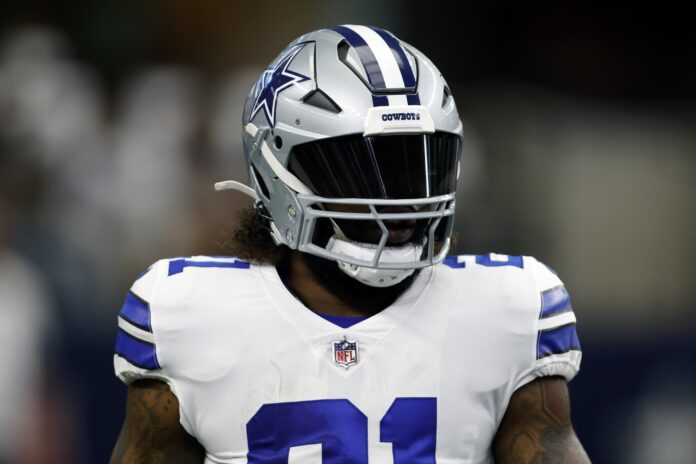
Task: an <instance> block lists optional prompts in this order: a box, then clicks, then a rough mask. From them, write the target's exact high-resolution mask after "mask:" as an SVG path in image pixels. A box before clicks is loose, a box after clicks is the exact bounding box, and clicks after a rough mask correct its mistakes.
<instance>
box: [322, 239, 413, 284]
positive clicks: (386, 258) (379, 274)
mask: <svg viewBox="0 0 696 464" xmlns="http://www.w3.org/2000/svg"><path fill="white" fill-rule="evenodd" d="M326 248H327V249H328V250H330V251H333V252H335V253H338V254H342V255H346V256H349V257H351V258H358V259H364V260H368V261H372V259H373V257H374V255H375V253H376V252H377V245H370V244H365V243H357V242H353V241H349V240H344V239H342V238H339V237H337V236H336V235H334V236H333V237H331V238H330V239H329V243H328V244H327V245H326ZM422 252H423V246H422V245H417V244H415V243H411V244H407V245H403V246H399V247H385V248H384V249H383V250H382V254H381V255H380V262H381V263H390V262H391V263H403V262H409V261H412V262H416V261H418V260H419V259H420V256H421V253H422ZM338 267H339V268H340V269H341V270H342V271H343V272H345V273H346V274H348V275H349V276H350V277H352V278H354V279H356V280H357V281H359V282H361V283H363V284H365V285H369V286H371V287H391V286H392V285H396V284H398V283H399V282H401V281H403V280H404V279H405V278H406V277H408V276H410V275H411V274H413V272H414V271H415V269H377V268H371V267H363V266H356V265H355V264H349V263H345V262H343V261H338Z"/></svg>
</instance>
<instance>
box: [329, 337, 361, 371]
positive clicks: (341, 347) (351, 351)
mask: <svg viewBox="0 0 696 464" xmlns="http://www.w3.org/2000/svg"><path fill="white" fill-rule="evenodd" d="M333 352H334V361H335V362H336V364H338V365H339V366H343V367H344V368H346V369H348V368H349V367H350V366H353V365H354V364H356V363H357V362H358V342H357V340H348V339H346V338H345V337H343V340H341V341H340V342H333Z"/></svg>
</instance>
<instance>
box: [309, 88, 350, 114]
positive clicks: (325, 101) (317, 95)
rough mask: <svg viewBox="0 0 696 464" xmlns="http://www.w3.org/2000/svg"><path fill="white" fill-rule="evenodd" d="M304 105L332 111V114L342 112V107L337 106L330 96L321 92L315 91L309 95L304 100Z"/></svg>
mask: <svg viewBox="0 0 696 464" xmlns="http://www.w3.org/2000/svg"><path fill="white" fill-rule="evenodd" d="M302 102H303V103H306V104H307V105H311V106H315V107H317V108H321V109H322V110H326V111H330V112H331V113H334V114H338V113H340V112H341V107H340V106H338V105H337V104H336V102H334V101H333V100H332V99H331V98H330V97H329V96H328V95H326V94H325V93H324V92H322V91H321V90H319V89H317V90H313V91H312V92H310V93H308V94H307V95H306V96H305V97H304V98H303V99H302Z"/></svg>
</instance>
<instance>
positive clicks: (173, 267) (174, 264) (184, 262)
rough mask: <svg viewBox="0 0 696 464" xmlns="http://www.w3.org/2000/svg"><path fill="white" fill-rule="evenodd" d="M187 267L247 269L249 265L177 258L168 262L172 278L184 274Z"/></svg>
mask: <svg viewBox="0 0 696 464" xmlns="http://www.w3.org/2000/svg"><path fill="white" fill-rule="evenodd" d="M187 267H218V268H226V267H227V268H229V267H232V268H237V269H249V267H250V265H249V263H248V262H246V261H196V260H192V259H186V258H179V259H172V260H171V261H169V273H168V275H170V276H172V275H175V274H180V273H181V272H184V269H185V268H187Z"/></svg>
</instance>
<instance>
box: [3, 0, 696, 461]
mask: <svg viewBox="0 0 696 464" xmlns="http://www.w3.org/2000/svg"><path fill="white" fill-rule="evenodd" d="M2 10H3V11H2V15H0V28H1V29H0V366H2V371H1V372H0V464H27V463H39V462H41V463H43V462H51V463H53V464H61V463H97V462H106V461H107V460H108V455H109V453H110V450H111V447H112V446H113V443H114V440H115V438H116V435H117V433H118V430H119V427H120V424H121V421H122V417H123V411H124V398H125V388H124V387H123V386H122V385H121V384H120V383H119V382H118V381H117V380H116V379H115V378H114V377H113V374H112V367H111V362H112V361H111V349H112V345H113V339H114V336H115V329H116V324H115V315H116V313H117V311H118V309H119V306H120V304H121V301H122V299H123V296H124V294H125V292H126V290H127V288H128V286H129V284H130V282H131V281H132V280H133V278H134V277H135V276H137V275H138V273H139V272H141V271H142V270H143V269H144V268H146V267H147V266H148V265H149V264H150V263H151V262H153V261H154V260H156V259H158V258H160V257H167V256H181V255H193V254H218V253H219V250H218V248H217V244H216V242H217V241H218V240H220V239H221V238H222V234H221V230H223V229H224V228H225V227H226V225H227V224H228V223H229V221H230V219H231V218H232V217H233V215H234V212H235V210H236V209H237V208H239V207H240V206H242V205H245V204H247V200H246V199H244V198H243V197H242V196H241V195H239V194H237V193H234V192H225V193H217V194H216V193H214V192H213V190H212V183H213V182H214V181H218V180H223V179H228V178H243V177H244V173H243V168H242V162H241V160H242V152H241V141H240V121H239V118H240V114H241V105H242V103H243V99H244V96H245V95H246V93H247V91H248V89H249V88H250V85H251V83H252V81H253V80H254V78H255V77H256V76H257V75H258V73H259V72H260V71H261V70H262V68H263V66H265V65H266V64H267V63H268V62H270V61H271V59H272V58H274V56H275V54H276V53H278V52H279V51H280V50H281V49H282V48H283V47H284V46H285V45H286V44H287V43H288V42H289V41H290V40H292V39H293V38H295V37H296V36H297V35H299V34H300V33H302V32H304V31H308V30H311V29H315V28H318V27H322V26H328V25H334V24H342V23H366V24H372V25H379V26H381V27H383V28H386V29H388V30H390V31H392V32H394V33H395V34H397V35H398V36H399V37H401V38H402V39H404V40H406V41H408V42H410V43H413V44H415V45H416V46H417V47H418V48H419V49H421V50H422V51H423V52H425V53H426V54H427V55H428V56H429V57H431V58H432V59H433V61H434V62H435V63H436V64H437V65H438V66H439V68H440V69H441V71H442V72H443V74H444V75H445V76H446V77H447V79H448V82H449V84H450V85H451V87H452V89H453V93H454V96H455V98H456V101H457V104H458V107H459V110H460V113H461V116H462V119H463V121H464V124H465V130H466V143H465V153H464V157H463V162H462V176H461V179H460V186H459V194H458V213H457V214H458V217H457V230H458V234H459V242H458V245H457V248H456V250H455V251H456V252H460V253H463V252H466V253H485V252H489V251H496V252H500V253H507V254H530V255H534V256H536V257H538V258H540V259H541V260H543V261H545V262H546V263H548V264H550V265H551V266H552V267H554V268H555V269H556V270H557V271H558V272H559V274H560V276H561V277H562V278H563V279H564V281H565V282H566V285H567V287H568V288H569V289H570V292H571V295H572V298H573V306H574V307H575V310H576V313H577V314H578V317H579V334H580V337H581V341H582V343H583V348H584V361H583V368H582V370H581V373H580V375H579V376H578V377H577V378H576V379H575V380H574V381H573V382H572V383H571V395H572V399H573V406H574V409H573V417H574V422H575V425H576V429H577V433H578V435H579V436H580V438H581V440H582V441H583V443H584V444H585V446H586V448H587V449H588V452H589V454H590V456H591V457H592V458H593V462H595V463H638V464H641V463H658V462H659V463H661V464H682V463H684V464H685V463H692V462H694V456H696V441H695V440H694V439H693V438H694V437H696V330H695V329H696V313H695V312H694V311H695V310H696V307H695V306H696V293H695V292H694V286H695V285H696V272H695V271H694V263H696V244H695V243H696V241H695V240H694V239H695V238H696V156H695V155H696V131H695V130H694V129H695V128H696V101H695V97H696V34H695V33H694V30H693V24H692V20H691V16H690V15H687V14H685V12H684V11H680V10H679V9H675V8H673V7H672V6H670V5H669V2H667V3H660V4H659V5H658V4H656V3H654V2H653V3H650V4H645V5H644V6H641V5H640V4H639V3H636V4H633V5H631V6H630V8H627V7H626V6H625V5H618V4H617V5H614V6H610V5H606V4H605V5H603V6H601V7H596V8H590V7H588V6H586V5H584V2H578V1H571V2H560V3H559V2H555V3H553V4H551V3H549V4H544V3H540V2H509V3H508V2H454V1H452V2H447V1H431V2H425V3H424V2H417V1H415V0H407V1H396V0H383V1H380V2H375V1H365V0H353V1H350V2H346V1H344V2H339V1H335V0H331V1H326V0H324V1H320V0H314V1H310V0H302V1H295V2H284V1H278V0H267V1H265V2H234V1H223V0H199V1H197V2H188V1H184V0H166V1H165V0H151V1H149V2H135V1H117V0H103V1H101V2H89V1H86V0H74V1H71V2H50V1H48V0H44V1H40V0H27V1H23V2H14V3H13V2H10V3H9V4H7V3H5V4H4V5H3V9H2ZM472 375H476V373H472Z"/></svg>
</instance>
